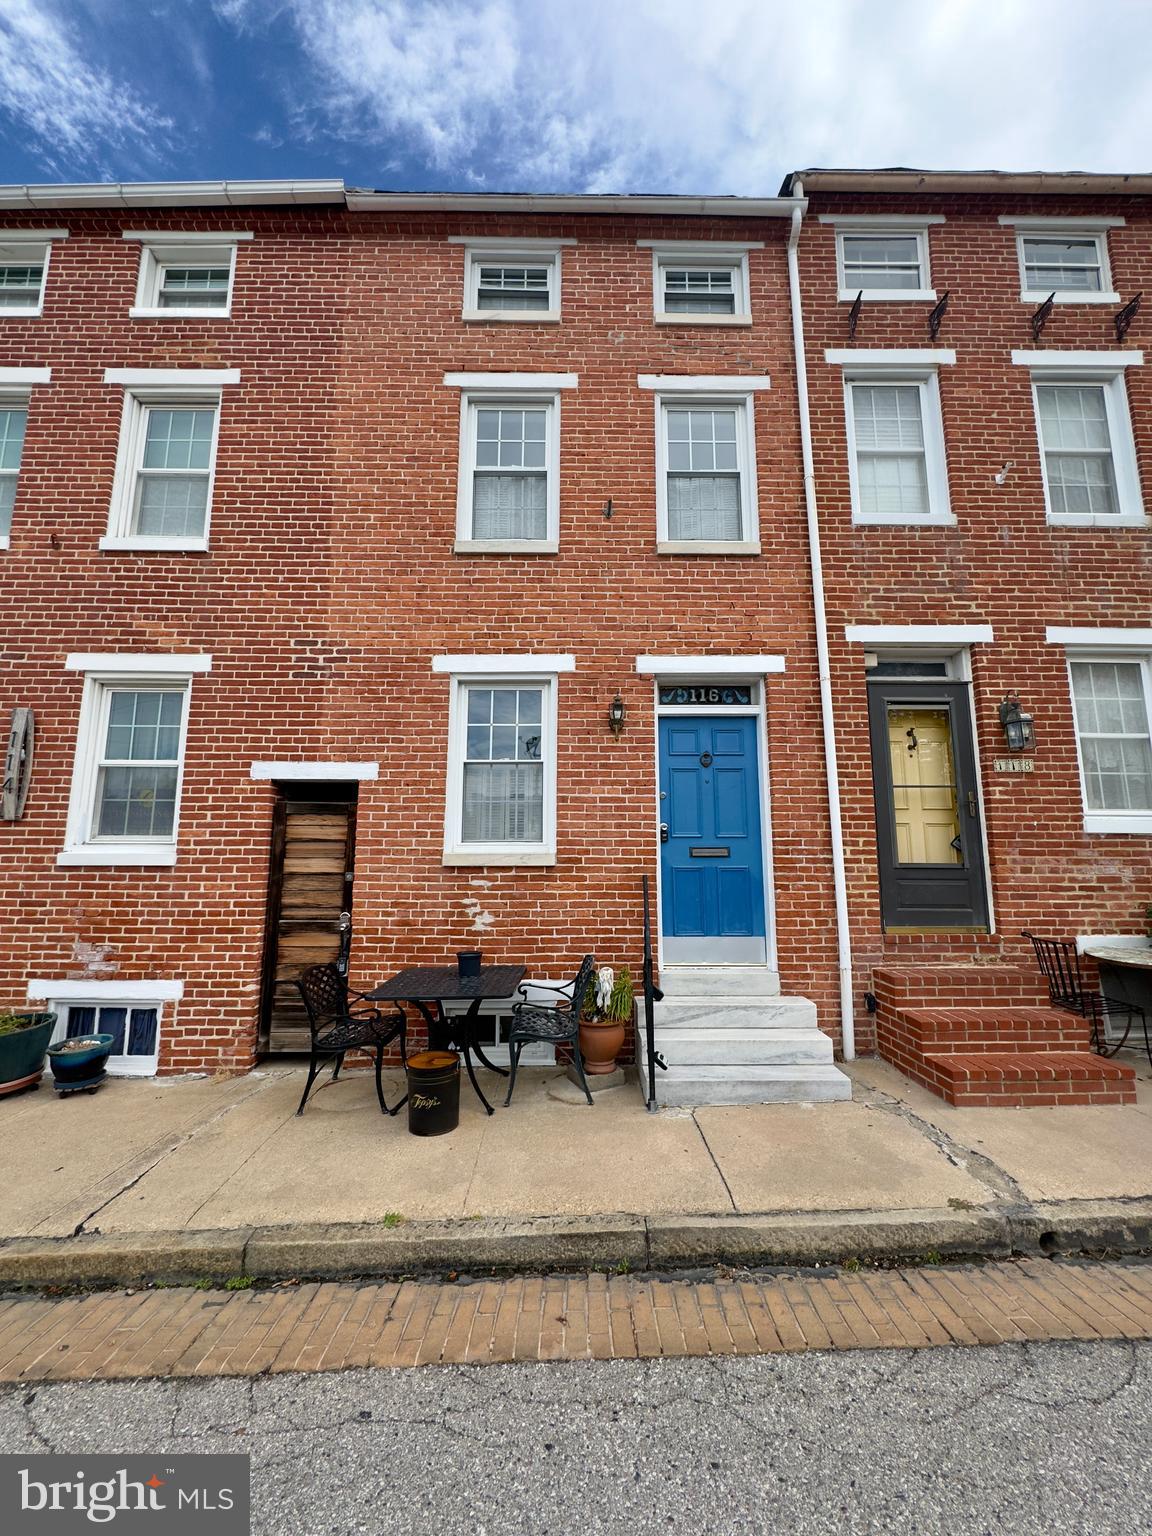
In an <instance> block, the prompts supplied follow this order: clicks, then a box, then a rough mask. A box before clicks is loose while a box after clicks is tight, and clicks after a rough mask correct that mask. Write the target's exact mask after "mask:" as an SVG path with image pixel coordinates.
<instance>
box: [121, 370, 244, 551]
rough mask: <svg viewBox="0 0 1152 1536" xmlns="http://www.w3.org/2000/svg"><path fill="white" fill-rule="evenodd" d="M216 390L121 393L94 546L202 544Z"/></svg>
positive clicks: (211, 463)
mask: <svg viewBox="0 0 1152 1536" xmlns="http://www.w3.org/2000/svg"><path fill="white" fill-rule="evenodd" d="M219 417H220V391H219V390H216V389H213V390H207V391H179V392H173V391H164V392H157V393H155V394H153V393H151V392H149V391H148V390H146V389H145V390H129V391H128V392H127V394H126V395H125V400H124V416H123V420H122V423H121V432H120V453H119V458H118V461H117V469H116V481H115V485H114V488H113V495H112V507H111V513H110V516H109V522H108V535H107V537H106V538H105V539H104V540H102V541H101V547H102V548H110V547H111V548H117V547H124V546H125V545H126V546H127V547H136V548H145V549H165V548H172V549H188V548H191V549H203V548H206V547H207V538H208V522H209V513H210V509H211V503H212V481H213V475H214V471H215V464H216V440H217V429H218V425H219Z"/></svg>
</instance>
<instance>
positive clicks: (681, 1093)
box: [636, 965, 852, 1107]
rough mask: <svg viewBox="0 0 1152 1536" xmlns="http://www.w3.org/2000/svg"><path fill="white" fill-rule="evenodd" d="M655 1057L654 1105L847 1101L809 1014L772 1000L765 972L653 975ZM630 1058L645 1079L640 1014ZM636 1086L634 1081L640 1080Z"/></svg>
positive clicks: (800, 1000) (775, 986)
mask: <svg viewBox="0 0 1152 1536" xmlns="http://www.w3.org/2000/svg"><path fill="white" fill-rule="evenodd" d="M660 985H661V987H662V988H663V990H664V1001H663V1002H661V1003H657V1005H656V1016H655V1040H656V1049H657V1051H658V1052H659V1053H660V1055H661V1056H663V1058H664V1060H665V1061H666V1062H667V1063H668V1070H667V1072H658V1073H657V1080H656V1093H657V1097H658V1099H659V1102H660V1103H661V1104H668V1105H672V1106H683V1107H694V1106H697V1105H701V1104H816V1103H821V1104H824V1103H830V1102H832V1101H835V1100H838V1099H850V1098H851V1097H852V1084H851V1082H850V1081H849V1080H848V1078H847V1077H845V1075H844V1074H843V1072H841V1071H840V1070H839V1068H837V1067H835V1066H833V1064H832V1041H831V1039H830V1038H829V1036H827V1035H826V1034H824V1033H823V1032H822V1031H821V1030H820V1029H818V1028H817V1024H816V1006H815V1004H814V1003H811V1002H809V1001H808V999H807V998H805V997H781V996H780V979H779V977H778V975H777V974H776V972H775V971H770V970H768V969H767V967H765V966H742V965H702V966H687V965H677V966H669V967H667V968H666V969H665V970H664V971H663V972H662V974H661V978H660ZM640 1015H641V1016H640V1024H639V1029H638V1033H637V1043H636V1056H637V1061H638V1062H639V1064H640V1067H641V1071H642V1072H643V1073H646V1072H647V1039H646V1036H645V1031H644V1018H643V1007H642V1006H641V1009H640ZM642 1080H643V1079H642Z"/></svg>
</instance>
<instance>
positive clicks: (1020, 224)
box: [1000, 214, 1124, 304]
mask: <svg viewBox="0 0 1152 1536" xmlns="http://www.w3.org/2000/svg"><path fill="white" fill-rule="evenodd" d="M1000 223H1001V224H1003V225H1008V226H1011V227H1013V228H1014V229H1015V233H1016V262H1017V265H1018V267H1019V269H1020V302H1021V303H1022V304H1043V303H1044V302H1045V300H1046V299H1047V298H1048V296H1049V294H1051V293H1052V292H1053V290H1052V289H1051V288H1045V289H1040V288H1031V287H1029V285H1028V274H1027V269H1026V264H1025V259H1024V242H1025V240H1026V239H1031V240H1044V239H1048V240H1060V239H1067V240H1094V241H1095V242H1096V250H1097V253H1098V256H1099V261H1100V292H1099V293H1092V292H1085V291H1084V290H1083V289H1082V288H1057V289H1056V290H1055V297H1054V302H1055V303H1057V304H1120V303H1122V302H1123V301H1122V299H1121V297H1120V295H1119V294H1118V293H1116V292H1115V291H1114V289H1113V285H1112V263H1111V260H1110V258H1109V254H1108V231H1109V229H1111V228H1115V227H1116V226H1118V225H1122V224H1123V223H1124V220H1123V219H1122V218H1113V219H1092V218H1085V219H1075V218H1069V219H1053V218H1041V217H1036V218H1013V217H1012V216H1010V215H1007V214H1002V215H1001V217H1000Z"/></svg>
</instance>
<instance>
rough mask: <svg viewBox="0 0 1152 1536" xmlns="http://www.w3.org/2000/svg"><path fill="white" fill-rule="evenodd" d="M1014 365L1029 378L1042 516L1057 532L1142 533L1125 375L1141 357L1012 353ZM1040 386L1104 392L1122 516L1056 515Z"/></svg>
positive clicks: (1140, 495) (1142, 513) (1142, 514)
mask: <svg viewBox="0 0 1152 1536" xmlns="http://www.w3.org/2000/svg"><path fill="white" fill-rule="evenodd" d="M1012 361H1013V363H1014V364H1016V365H1017V366H1018V367H1026V368H1028V369H1029V371H1030V375H1031V388H1032V412H1033V416H1034V418H1035V422H1036V449H1037V453H1038V454H1039V457H1040V477H1041V481H1042V483H1043V486H1044V515H1045V518H1046V520H1047V522H1048V523H1049V524H1050V526H1052V527H1054V528H1144V527H1147V525H1148V517H1147V514H1146V513H1145V510H1144V495H1143V492H1142V490H1141V487H1140V469H1139V465H1138V463H1137V460H1136V441H1135V438H1134V436H1133V433H1132V415H1131V412H1130V411H1129V409H1128V390H1127V386H1126V385H1125V382H1124V370H1125V368H1128V367H1139V366H1140V365H1141V364H1142V363H1143V361H1144V354H1143V352H1135V351H1133V352H1031V351H1029V352H1024V351H1018V352H1013V354H1012ZM1042 384H1086V385H1092V384H1097V385H1102V386H1103V387H1104V408H1105V410H1106V412H1107V415H1108V435H1109V438H1110V440H1111V445H1112V469H1113V473H1114V475H1115V477H1116V499H1117V503H1118V506H1119V511H1117V512H1116V513H1115V515H1110V514H1108V513H1094V512H1093V513H1076V512H1074V513H1067V512H1054V511H1053V509H1052V497H1051V493H1050V491H1049V488H1048V460H1047V456H1046V454H1045V449H1044V433H1043V428H1042V426H1041V423H1040V397H1039V395H1038V393H1037V386H1038V385H1042Z"/></svg>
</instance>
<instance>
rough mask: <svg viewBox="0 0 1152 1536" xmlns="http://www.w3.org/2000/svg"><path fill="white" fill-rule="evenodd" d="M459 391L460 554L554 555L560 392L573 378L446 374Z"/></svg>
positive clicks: (557, 520) (557, 517)
mask: <svg viewBox="0 0 1152 1536" xmlns="http://www.w3.org/2000/svg"><path fill="white" fill-rule="evenodd" d="M444 381H445V383H446V384H453V385H456V386H457V387H459V388H460V389H461V391H462V393H461V417H460V475H459V485H458V491H457V499H456V551H457V553H460V554H469V553H473V554H500V553H509V554H517V553H521V554H554V553H555V552H556V550H557V549H558V547H559V537H560V391H561V390H562V389H567V388H572V387H574V386H575V383H576V376H575V375H574V374H535V375H534V374H487V375H485V374H446V375H445V380H444Z"/></svg>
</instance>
